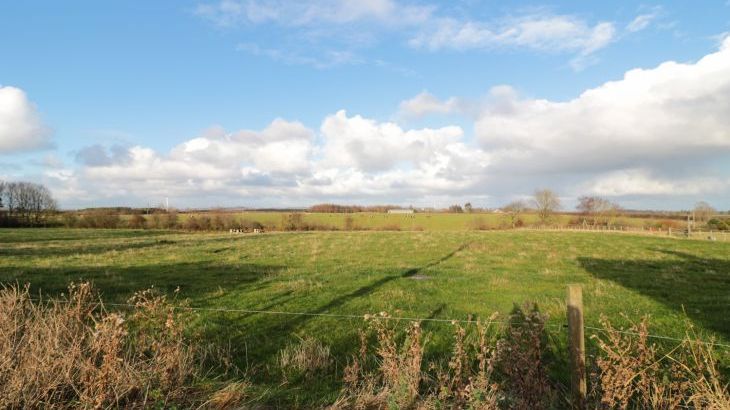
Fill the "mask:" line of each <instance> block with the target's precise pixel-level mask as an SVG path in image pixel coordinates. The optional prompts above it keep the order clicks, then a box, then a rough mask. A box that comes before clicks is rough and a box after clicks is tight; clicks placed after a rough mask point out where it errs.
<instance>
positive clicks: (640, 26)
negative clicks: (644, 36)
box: [626, 6, 663, 33]
mask: <svg viewBox="0 0 730 410" xmlns="http://www.w3.org/2000/svg"><path fill="white" fill-rule="evenodd" d="M662 11H663V9H662V8H661V7H659V6H656V7H653V8H651V10H650V11H649V12H648V13H643V14H639V15H638V16H636V17H635V18H634V19H633V20H631V22H629V24H627V25H626V30H627V31H629V32H631V33H636V32H638V31H641V30H644V29H646V28H647V27H649V25H651V23H653V22H654V21H655V20H656V19H657V18H659V16H660V15H661V14H662Z"/></svg>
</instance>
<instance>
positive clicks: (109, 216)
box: [78, 211, 122, 229]
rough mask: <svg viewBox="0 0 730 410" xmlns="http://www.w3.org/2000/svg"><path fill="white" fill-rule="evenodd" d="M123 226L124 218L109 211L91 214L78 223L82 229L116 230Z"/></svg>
mask: <svg viewBox="0 0 730 410" xmlns="http://www.w3.org/2000/svg"><path fill="white" fill-rule="evenodd" d="M121 225H122V218H120V217H119V215H118V214H116V213H113V212H109V211H96V212H89V213H87V214H85V215H84V216H83V217H82V218H81V220H80V221H79V222H78V226H79V227H80V228H100V229H116V228H119V227H120V226H121Z"/></svg>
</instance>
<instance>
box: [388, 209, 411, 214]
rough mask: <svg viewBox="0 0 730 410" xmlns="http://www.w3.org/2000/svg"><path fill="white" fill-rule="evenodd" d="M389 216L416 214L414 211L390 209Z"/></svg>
mask: <svg viewBox="0 0 730 410" xmlns="http://www.w3.org/2000/svg"><path fill="white" fill-rule="evenodd" d="M388 213H389V214H412V213H415V211H414V210H413V209H388Z"/></svg>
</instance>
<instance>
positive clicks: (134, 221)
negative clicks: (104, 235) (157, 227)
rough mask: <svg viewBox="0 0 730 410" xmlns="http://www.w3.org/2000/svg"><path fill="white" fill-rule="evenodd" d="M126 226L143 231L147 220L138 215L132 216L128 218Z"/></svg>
mask: <svg viewBox="0 0 730 410" xmlns="http://www.w3.org/2000/svg"><path fill="white" fill-rule="evenodd" d="M127 225H128V226H129V227H130V228H132V229H144V228H146V227H147V220H146V219H145V218H144V216H142V215H140V214H134V215H132V217H131V218H129V221H128V222H127Z"/></svg>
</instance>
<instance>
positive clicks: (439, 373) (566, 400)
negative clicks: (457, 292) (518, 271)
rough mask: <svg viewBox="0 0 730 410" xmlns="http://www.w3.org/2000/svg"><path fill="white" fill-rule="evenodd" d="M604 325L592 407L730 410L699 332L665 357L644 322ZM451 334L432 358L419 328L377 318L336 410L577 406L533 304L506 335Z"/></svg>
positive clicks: (457, 328) (478, 325) (479, 326)
mask: <svg viewBox="0 0 730 410" xmlns="http://www.w3.org/2000/svg"><path fill="white" fill-rule="evenodd" d="M601 324H602V325H603V330H602V331H601V332H599V334H597V335H594V336H593V339H594V341H595V342H596V344H595V347H596V351H595V352H594V354H593V355H591V357H589V360H590V363H591V364H590V366H591V368H592V371H591V372H590V379H589V386H590V388H591V389H590V392H589V396H588V408H592V409H649V408H650V409H676V408H692V409H728V408H730V393H729V392H728V387H727V384H726V382H725V381H724V380H723V377H722V375H721V374H720V372H719V371H718V365H717V361H716V357H717V352H715V351H713V349H712V345H711V344H707V343H705V342H703V341H700V340H698V339H697V335H696V334H695V333H694V331H693V330H692V328H691V327H688V332H687V335H686V337H685V339H684V340H683V341H682V342H681V343H679V344H678V345H676V346H674V347H673V348H670V349H669V350H667V349H666V348H665V347H660V346H658V345H657V344H654V343H652V342H650V340H649V333H648V326H647V320H646V319H645V320H643V321H642V322H640V323H638V324H634V325H632V326H631V327H630V328H629V329H623V330H622V329H616V328H615V327H614V326H613V325H612V324H611V323H610V322H609V321H608V320H607V319H605V318H602V320H601ZM452 326H453V344H452V352H451V356H450V358H448V360H444V359H442V358H439V357H434V358H431V359H430V360H429V359H428V358H427V355H425V354H424V352H425V351H426V347H427V341H426V338H425V337H424V334H423V331H422V329H421V326H420V325H419V324H418V323H413V324H411V325H409V327H408V328H407V329H406V330H405V331H404V332H401V333H402V334H399V332H397V331H396V330H395V327H394V326H393V324H392V322H391V321H390V320H389V318H388V316H387V314H385V313H383V314H381V315H379V316H375V317H372V318H370V321H369V325H368V328H367V331H364V332H362V333H361V347H360V351H359V353H358V354H357V355H355V356H353V357H352V358H351V360H350V364H349V365H348V366H347V368H346V369H345V376H344V382H345V387H344V388H343V391H342V394H341V396H340V398H339V400H338V401H337V403H335V404H334V405H333V406H332V407H331V408H332V409H384V408H389V409H390V408H398V409H561V408H570V407H571V398H570V392H569V388H568V387H567V386H566V385H567V383H566V380H565V379H567V375H565V374H564V373H563V374H562V375H561V376H562V377H561V376H557V377H556V376H555V371H556V370H557V369H563V371H564V370H565V361H567V357H564V355H561V354H560V352H561V349H560V348H559V346H557V343H556V342H555V341H554V340H551V338H550V333H549V332H547V331H546V329H545V317H544V316H543V315H542V314H540V313H539V312H538V311H537V309H536V308H535V307H534V306H533V307H530V306H527V307H526V308H523V309H515V310H514V311H513V314H512V315H511V316H510V318H509V320H508V321H507V326H506V327H505V328H504V329H501V330H500V329H495V326H494V325H493V324H492V322H491V321H487V322H479V321H477V322H473V323H469V324H466V325H462V324H460V323H458V322H453V323H452ZM688 326H689V324H688ZM497 327H498V326H497ZM369 338H372V339H374V340H373V341H372V342H369V341H368V339H369ZM372 346H374V349H373V348H372ZM563 353H564V349H563Z"/></svg>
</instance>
